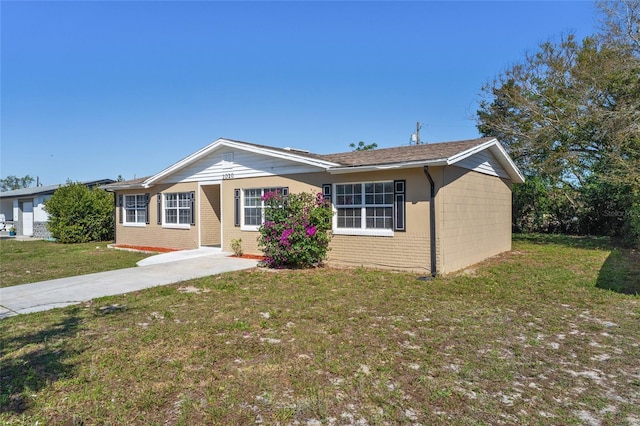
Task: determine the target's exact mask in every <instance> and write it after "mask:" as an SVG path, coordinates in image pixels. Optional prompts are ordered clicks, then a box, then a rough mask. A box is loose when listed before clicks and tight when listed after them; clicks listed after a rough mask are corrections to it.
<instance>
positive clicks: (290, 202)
mask: <svg viewBox="0 0 640 426" xmlns="http://www.w3.org/2000/svg"><path fill="white" fill-rule="evenodd" d="M262 201H264V205H265V221H264V224H263V225H262V226H261V227H260V236H259V237H258V245H259V247H260V249H261V250H262V251H263V253H264V256H265V263H266V265H267V266H269V267H271V268H284V267H288V268H308V267H310V266H313V265H317V264H319V263H321V262H322V261H323V260H324V258H325V257H326V255H327V250H328V249H329V241H330V239H331V232H330V231H331V218H332V216H333V211H332V209H331V203H330V202H328V201H326V200H325V199H324V197H323V196H322V194H316V195H313V194H309V193H301V194H289V195H287V196H284V195H282V194H279V193H276V192H269V193H266V194H265V195H264V196H263V197H262Z"/></svg>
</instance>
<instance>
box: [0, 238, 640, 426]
mask: <svg viewBox="0 0 640 426" xmlns="http://www.w3.org/2000/svg"><path fill="white" fill-rule="evenodd" d="M612 256H613V257H614V261H611V260H610V258H611V257H612ZM634 256H635V252H631V251H625V250H620V249H613V248H612V247H610V246H609V245H608V243H607V241H606V240H603V239H590V238H567V237H539V236H534V237H531V236H527V237H516V239H515V241H514V245H513V251H512V252H511V253H507V254H504V255H501V256H499V257H497V258H494V259H491V260H490V261H487V262H485V263H483V264H480V265H475V266H474V267H473V268H468V269H467V270H466V271H465V272H464V273H460V274H458V275H454V276H448V277H442V278H437V279H435V280H433V281H429V282H424V281H420V280H418V279H417V278H418V277H417V276H415V275H412V274H406V273H395V272H381V271H374V270H368V269H363V268H359V269H344V270H340V269H331V268H325V269H318V270H312V271H301V270H296V271H289V270H281V271H276V272H273V271H265V270H260V269H258V270H252V271H243V272H237V273H229V274H223V275H220V276H213V277H207V278H202V279H198V280H192V281H188V282H184V283H180V284H176V285H171V286H163V287H157V288H152V289H149V290H145V291H142V292H138V293H132V294H128V295H123V296H117V297H108V298H102V299H98V300H94V301H93V302H91V303H86V304H83V305H77V306H74V307H68V308H64V309H58V310H54V311H49V312H43V313H36V314H30V315H23V316H17V317H11V318H8V319H5V320H2V321H0V336H1V337H0V339H1V342H2V357H1V358H0V363H1V365H2V372H1V373H0V386H1V392H0V422H4V423H6V424H29V425H31V424H35V422H37V421H38V422H40V424H85V425H87V424H141V425H142V424H144V425H154V424H157V425H161V424H176V425H196V424H197V425H199V424H213V425H216V424H220V425H229V424H240V425H242V424H256V423H257V422H259V423H262V424H282V425H288V424H321V423H322V424H336V425H338V424H356V423H358V424H371V425H373V424H375V425H378V424H380V425H382V424H389V425H396V424H424V425H427V424H443V425H494V424H525V425H540V424H542V425H545V424H549V425H557V424H567V425H570V424H592V423H593V424H596V423H597V424H603V425H625V424H628V425H637V424H638V422H640V367H639V365H640V364H639V363H638V360H639V359H640V333H639V332H638V330H639V328H638V325H639V323H640V297H638V296H635V295H629V294H625V293H632V292H634V291H635V292H636V293H637V292H638V290H639V289H640V278H639V274H637V273H635V274H634V273H633V272H634V271H635V268H637V264H634V263H632V262H633V260H634ZM612 262H613V263H612ZM607 268H608V269H607ZM603 270H604V272H603ZM609 279H611V280H613V281H612V282H614V283H616V284H615V285H607V280H609ZM621 284H622V285H623V287H624V290H625V291H614V290H615V288H618V287H619V286H620V285H621ZM314 422H315V423H314Z"/></svg>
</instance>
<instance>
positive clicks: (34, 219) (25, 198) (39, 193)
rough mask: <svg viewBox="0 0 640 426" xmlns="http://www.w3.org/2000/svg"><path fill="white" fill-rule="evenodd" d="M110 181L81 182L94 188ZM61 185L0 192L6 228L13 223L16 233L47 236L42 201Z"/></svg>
mask: <svg viewBox="0 0 640 426" xmlns="http://www.w3.org/2000/svg"><path fill="white" fill-rule="evenodd" d="M112 182H114V180H113V179H100V180H93V181H88V182H81V183H82V184H84V185H86V186H88V187H89V188H94V187H96V186H99V185H105V184H109V183H112ZM61 186H63V185H62V184H57V185H46V186H36V187H33V188H22V189H14V190H12V191H5V192H0V214H3V215H4V216H5V220H6V224H7V225H6V227H7V229H8V228H9V227H10V226H11V225H13V226H14V227H15V228H16V234H17V235H23V236H28V237H35V238H49V237H50V236H51V234H50V233H49V230H48V229H47V222H48V221H49V215H48V214H47V212H46V211H45V210H44V203H45V201H47V200H48V199H49V198H51V196H52V195H53V193H54V192H55V191H56V189H58V188H60V187H61Z"/></svg>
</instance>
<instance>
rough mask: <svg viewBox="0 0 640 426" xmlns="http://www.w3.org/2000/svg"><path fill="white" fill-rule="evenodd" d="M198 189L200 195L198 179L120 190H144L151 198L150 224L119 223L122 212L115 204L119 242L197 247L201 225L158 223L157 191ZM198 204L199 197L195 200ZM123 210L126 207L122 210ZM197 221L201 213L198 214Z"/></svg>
mask: <svg viewBox="0 0 640 426" xmlns="http://www.w3.org/2000/svg"><path fill="white" fill-rule="evenodd" d="M190 191H195V193H196V197H198V196H200V192H199V191H198V184H197V183H179V184H169V185H158V186H154V187H153V188H147V189H131V190H125V191H118V192H117V193H116V200H117V197H118V195H119V194H123V195H126V194H129V195H132V194H145V193H148V194H149V196H150V200H149V224H147V225H145V226H127V225H124V224H122V223H119V220H118V217H119V214H121V213H120V212H119V211H118V210H120V208H119V207H117V208H116V241H115V242H116V244H127V245H134V246H145V247H161V248H174V249H194V248H198V246H199V240H198V228H197V226H189V227H188V228H187V229H176V228H167V227H163V226H162V225H158V213H157V210H158V208H157V202H158V193H162V192H190ZM196 205H197V200H196ZM122 214H124V211H122ZM196 222H198V217H197V215H196Z"/></svg>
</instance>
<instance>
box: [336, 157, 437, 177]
mask: <svg viewBox="0 0 640 426" xmlns="http://www.w3.org/2000/svg"><path fill="white" fill-rule="evenodd" d="M446 165H448V163H447V159H446V158H439V159H436V160H426V161H406V162H403V163H391V164H378V165H373V166H351V167H332V168H330V169H328V170H327V171H328V172H329V174H332V175H339V174H345V173H361V172H376V171H382V170H397V169H411V168H415V167H423V166H446Z"/></svg>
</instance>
